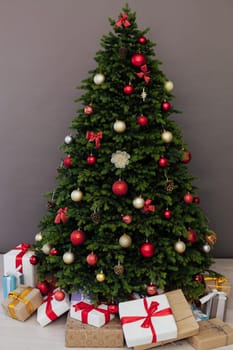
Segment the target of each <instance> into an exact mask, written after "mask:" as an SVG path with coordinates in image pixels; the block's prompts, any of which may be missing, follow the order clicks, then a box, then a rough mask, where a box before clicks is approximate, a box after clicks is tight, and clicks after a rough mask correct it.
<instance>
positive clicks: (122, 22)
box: [116, 12, 131, 27]
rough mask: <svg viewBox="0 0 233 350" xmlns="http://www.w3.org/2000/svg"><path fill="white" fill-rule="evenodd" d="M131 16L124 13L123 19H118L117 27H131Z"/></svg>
mask: <svg viewBox="0 0 233 350" xmlns="http://www.w3.org/2000/svg"><path fill="white" fill-rule="evenodd" d="M128 18H129V16H128V15H127V13H125V12H123V13H122V15H121V17H119V18H118V21H117V22H116V26H117V27H122V26H124V27H129V26H130V25H131V23H130V22H129V21H128Z"/></svg>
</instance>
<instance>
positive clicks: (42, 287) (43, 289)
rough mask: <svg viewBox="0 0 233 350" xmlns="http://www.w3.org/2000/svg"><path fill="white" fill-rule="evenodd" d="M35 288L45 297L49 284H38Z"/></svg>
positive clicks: (45, 282)
mask: <svg viewBox="0 0 233 350" xmlns="http://www.w3.org/2000/svg"><path fill="white" fill-rule="evenodd" d="M36 288H37V289H39V291H40V292H41V294H43V295H46V294H48V292H49V283H48V282H47V281H44V282H38V283H37V284H36Z"/></svg>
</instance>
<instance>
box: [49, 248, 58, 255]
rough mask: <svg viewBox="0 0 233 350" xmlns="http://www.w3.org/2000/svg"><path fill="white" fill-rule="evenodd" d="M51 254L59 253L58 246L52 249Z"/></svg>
mask: <svg viewBox="0 0 233 350" xmlns="http://www.w3.org/2000/svg"><path fill="white" fill-rule="evenodd" d="M50 254H51V255H58V250H57V248H52V249H51V250H50Z"/></svg>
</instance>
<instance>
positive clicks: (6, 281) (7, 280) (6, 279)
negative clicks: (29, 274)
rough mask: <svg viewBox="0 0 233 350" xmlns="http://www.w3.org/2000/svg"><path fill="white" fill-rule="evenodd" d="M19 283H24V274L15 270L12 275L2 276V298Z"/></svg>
mask: <svg viewBox="0 0 233 350" xmlns="http://www.w3.org/2000/svg"><path fill="white" fill-rule="evenodd" d="M18 281H19V284H24V276H23V274H22V273H20V272H16V273H14V274H12V275H8V274H6V275H3V276H2V287H3V298H4V299H5V298H6V297H7V296H8V294H9V293H10V292H12V291H13V290H15V289H16V288H17V286H18Z"/></svg>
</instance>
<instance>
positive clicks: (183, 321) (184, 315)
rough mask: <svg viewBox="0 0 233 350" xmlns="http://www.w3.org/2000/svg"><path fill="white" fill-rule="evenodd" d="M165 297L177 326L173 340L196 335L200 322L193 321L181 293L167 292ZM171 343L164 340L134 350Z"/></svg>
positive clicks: (136, 347)
mask: <svg viewBox="0 0 233 350" xmlns="http://www.w3.org/2000/svg"><path fill="white" fill-rule="evenodd" d="M166 296H167V298H168V301H169V304H170V307H171V309H172V312H173V315H174V318H175V321H176V325H177V338H176V339H175V340H181V339H185V338H188V337H190V336H192V335H194V334H197V333H198V331H199V323H200V322H197V321H196V320H195V317H194V315H193V313H192V310H191V308H190V305H189V304H188V302H187V300H186V299H185V296H184V294H183V292H182V291H181V290H180V289H178V290H174V291H171V292H167V293H166ZM171 341H173V340H164V341H159V342H157V343H152V344H147V345H141V346H135V347H134V350H145V349H150V348H154V347H156V346H158V345H164V344H167V343H169V342H171Z"/></svg>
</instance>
